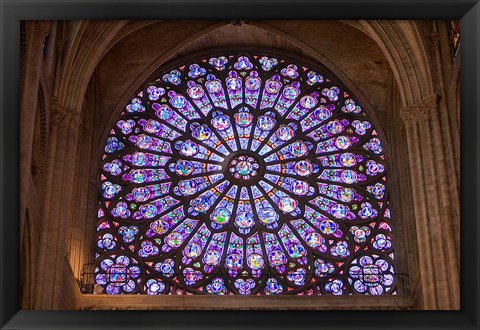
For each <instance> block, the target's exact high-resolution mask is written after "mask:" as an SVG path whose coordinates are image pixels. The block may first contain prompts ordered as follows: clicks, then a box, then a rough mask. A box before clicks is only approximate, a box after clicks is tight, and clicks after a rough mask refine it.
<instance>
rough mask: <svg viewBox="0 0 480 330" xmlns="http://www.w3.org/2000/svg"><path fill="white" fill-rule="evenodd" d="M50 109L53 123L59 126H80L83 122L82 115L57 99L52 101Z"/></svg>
mask: <svg viewBox="0 0 480 330" xmlns="http://www.w3.org/2000/svg"><path fill="white" fill-rule="evenodd" d="M50 108H51V115H52V116H51V118H52V122H53V123H55V124H57V125H59V126H64V127H68V126H69V125H70V124H71V123H72V124H74V125H76V126H78V124H79V123H80V121H81V117H82V114H81V113H79V112H77V111H75V110H72V109H69V108H67V107H66V106H64V105H63V104H61V103H59V102H58V100H57V99H52V103H51V106H50Z"/></svg>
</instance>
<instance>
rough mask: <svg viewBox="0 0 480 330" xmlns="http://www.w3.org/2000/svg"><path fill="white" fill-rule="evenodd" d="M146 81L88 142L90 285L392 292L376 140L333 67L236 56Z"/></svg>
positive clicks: (112, 290) (131, 289)
mask: <svg viewBox="0 0 480 330" xmlns="http://www.w3.org/2000/svg"><path fill="white" fill-rule="evenodd" d="M156 78H157V79H156V80H155V79H154V80H151V81H148V82H146V83H145V84H144V85H143V88H142V89H141V90H139V91H138V92H137V93H136V94H135V96H134V97H132V98H131V99H130V101H129V102H128V104H127V105H126V106H125V108H124V109H123V111H122V113H121V114H120V117H119V118H118V119H117V121H116V123H115V126H114V127H113V129H112V130H111V133H110V136H109V137H108V138H107V141H106V144H105V147H104V150H105V152H104V155H103V160H102V168H101V172H102V174H101V184H100V194H99V195H100V204H99V212H98V219H99V220H98V224H97V231H96V243H95V245H96V269H95V273H96V275H95V281H96V283H97V285H99V286H101V287H102V288H103V290H104V292H105V293H108V294H123V293H142V294H150V295H158V294H218V295H231V294H234V295H236V294H240V295H278V294H280V295H285V294H293V295H305V294H306V295H349V294H366V295H380V294H388V293H394V292H395V271H394V263H393V258H394V256H393V241H392V229H391V225H390V221H391V220H390V211H389V209H388V199H387V179H386V165H385V156H384V151H383V149H382V148H383V147H382V143H381V141H380V137H379V136H378V134H377V131H376V130H375V128H374V127H373V124H372V122H371V121H370V120H369V118H368V116H367V114H366V113H365V112H364V110H363V109H362V107H361V105H360V104H359V102H358V100H357V99H355V97H354V96H353V95H352V94H351V93H350V92H349V91H348V90H347V89H346V88H345V87H344V86H343V85H342V84H341V83H340V82H339V81H338V80H337V79H336V78H335V77H334V76H333V74H331V73H329V71H328V70H327V69H325V68H322V67H321V66H318V65H312V66H309V65H307V64H304V63H302V62H301V60H291V59H288V58H282V57H278V56H274V55H265V54H249V53H242V54H220V55H219V56H216V57H204V58H199V59H195V60H190V61H185V62H184V63H183V64H181V65H178V66H175V67H171V69H169V70H163V71H161V72H160V73H159V74H158V75H157V77H156Z"/></svg>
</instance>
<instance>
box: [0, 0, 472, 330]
mask: <svg viewBox="0 0 480 330" xmlns="http://www.w3.org/2000/svg"><path fill="white" fill-rule="evenodd" d="M0 15H1V16H0V22H1V23H0V24H1V57H0V70H1V72H2V75H1V82H2V83H1V90H0V99H1V105H2V107H1V110H2V111H1V112H0V125H1V129H0V132H1V134H2V135H1V138H0V168H1V171H0V189H1V190H0V195H1V196H0V197H1V198H0V210H1V214H2V216H1V222H0V226H1V227H0V244H1V246H0V255H1V257H0V283H1V288H0V301H1V304H0V305H1V310H0V326H1V327H2V329H27V328H28V329H41V328H42V329H96V328H102V329H107V328H115V329H140V328H142V329H144V328H145V329H154V328H162V329H196V328H199V329H200V328H207V329H215V328H219V329H224V328H228V329H236V328H238V329H257V328H285V329H302V328H305V329H306V328H309V329H312V328H328V329H331V328H335V329H345V328H353V329H363V328H370V329H371V328H375V329H390V328H392V329H414V328H415V329H421V328H431V329H432V328H433V329H436V328H442V329H477V328H478V327H479V322H478V317H477V315H479V314H480V313H478V309H479V308H478V307H479V305H478V297H479V285H478V279H479V278H480V276H479V274H478V266H479V265H478V261H479V260H478V257H479V244H478V241H477V239H478V237H479V236H480V235H479V226H478V223H477V221H478V219H479V214H478V213H479V212H478V208H479V205H480V203H479V195H478V189H479V186H480V182H479V176H478V172H479V159H478V157H479V150H478V146H479V145H480V139H479V130H478V129H479V127H480V125H479V114H478V110H479V109H480V104H479V94H478V92H479V80H480V74H479V73H480V72H479V69H480V66H479V64H480V54H479V48H480V47H479V41H480V26H479V24H480V23H479V22H480V4H479V3H478V0H460V1H458V0H457V1H455V0H418V1H416V0H404V1H401V0H392V1H379V0H376V1H372V0H370V1H365V0H360V1H352V0H336V1H335V0H328V1H318V0H317V1H315V0H300V1H293V0H277V1H275V0H263V1H246V0H244V1H223V2H220V1H213V0H209V1H207V0H197V1H193V0H190V1H184V0H178V1H153V0H150V1H148V0H139V1H133V0H124V1H118V2H113V1H107V0H102V1H92V0H85V1H75V0H72V1H70V0H69V1H67V0H63V1H60V0H50V1H47V0H37V1H33V0H26V1H15V0H0ZM180 18H181V19H461V47H460V53H461V55H460V56H461V59H462V68H461V86H462V89H461V93H462V94H461V105H462V106H461V108H462V111H461V149H462V150H461V203H462V204H461V220H462V228H461V233H462V236H461V237H462V239H461V246H462V248H461V310H460V311H268V312H267V311H26V310H19V303H20V295H19V279H20V276H19V272H20V268H19V256H20V247H19V240H20V238H19V227H20V226H19V221H18V219H19V208H18V205H19V120H20V119H19V113H20V111H19V99H20V89H19V86H20V64H19V59H20V47H19V44H20V43H19V41H20V37H19V36H20V23H19V22H20V20H48V19H53V20H55V19H62V20H71V19H180Z"/></svg>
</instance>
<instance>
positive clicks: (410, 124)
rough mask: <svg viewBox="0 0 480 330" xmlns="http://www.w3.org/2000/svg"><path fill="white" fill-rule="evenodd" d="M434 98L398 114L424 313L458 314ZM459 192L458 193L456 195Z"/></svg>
mask: <svg viewBox="0 0 480 330" xmlns="http://www.w3.org/2000/svg"><path fill="white" fill-rule="evenodd" d="M437 100H438V98H437V95H432V96H430V97H428V98H426V99H424V100H423V102H422V103H421V104H418V105H413V106H411V107H407V108H404V109H402V111H401V117H402V119H403V121H404V123H405V126H406V131H407V143H408V153H409V162H410V172H411V179H412V193H413V200H414V210H415V218H416V219H415V220H416V221H415V223H416V229H417V241H418V250H419V259H420V260H419V261H420V274H421V284H422V296H423V297H422V298H423V302H424V306H423V308H424V309H459V308H460V297H459V294H460V291H459V290H460V281H459V267H458V260H457V257H456V253H457V251H456V249H458V248H459V247H458V246H456V244H455V232H454V227H453V224H454V222H455V219H454V213H453V212H452V208H453V207H454V206H453V205H452V204H451V202H450V197H449V189H451V188H453V189H454V187H449V185H448V178H447V173H446V170H445V168H446V159H445V146H444V145H443V142H442V141H443V139H442V129H441V126H440V121H439V111H438V102H437ZM456 193H458V192H456Z"/></svg>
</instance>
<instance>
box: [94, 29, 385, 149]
mask: <svg viewBox="0 0 480 330" xmlns="http://www.w3.org/2000/svg"><path fill="white" fill-rule="evenodd" d="M230 27H232V29H233V28H235V27H240V28H242V27H244V28H249V30H248V31H244V32H246V33H244V34H247V35H253V37H251V38H250V39H249V40H245V39H244V40H238V39H236V40H235V42H238V43H239V44H240V45H241V46H247V45H251V41H252V40H254V41H255V42H257V43H258V44H259V45H261V46H265V47H268V48H271V47H273V48H274V49H275V48H277V49H281V50H283V51H290V52H292V53H294V54H299V55H302V56H306V57H307V58H309V59H311V60H313V61H316V62H319V63H322V64H323V65H325V66H326V67H328V68H329V69H330V70H331V71H332V72H334V73H335V74H336V75H337V77H338V78H339V79H340V80H341V81H343V82H344V83H345V84H346V85H348V86H350V88H351V90H352V92H354V94H355V95H356V96H357V98H358V99H359V101H360V102H361V103H362V104H363V105H364V107H365V108H366V109H368V110H367V111H368V112H369V114H370V116H371V119H372V122H373V123H374V124H375V126H376V127H377V128H379V135H380V136H381V137H382V140H383V141H386V142H387V143H388V139H387V138H386V135H385V132H384V130H383V129H382V128H381V127H382V125H380V124H379V123H378V119H377V118H376V116H375V113H374V111H373V106H372V105H371V103H370V102H369V100H368V98H367V97H366V96H365V95H364V93H363V92H362V91H361V90H360V89H359V88H357V87H356V84H355V83H354V82H353V81H352V79H350V78H349V75H348V74H347V73H345V72H343V71H342V70H341V69H340V68H339V66H338V65H337V64H335V63H334V62H333V61H332V60H330V59H329V58H328V57H326V56H325V55H323V54H322V53H320V52H319V51H318V50H317V49H315V48H314V47H312V46H310V45H308V44H307V43H305V42H304V41H302V40H300V39H299V38H297V37H294V36H291V35H289V34H288V33H285V32H283V31H280V30H279V29H277V28H275V27H273V26H270V25H268V23H262V22H256V21H246V22H244V21H241V22H220V23H217V24H213V25H212V26H210V27H208V28H206V29H204V30H202V31H200V32H198V33H196V34H195V35H193V36H191V37H189V38H188V39H185V40H184V41H182V42H180V43H178V44H176V45H174V46H173V47H170V48H169V49H167V50H166V51H165V53H163V54H162V55H161V56H159V57H157V58H156V59H155V60H154V61H152V62H151V63H150V64H149V65H148V67H147V68H146V69H145V70H144V71H142V72H141V73H140V74H138V76H137V77H136V78H135V79H133V80H132V82H131V84H130V85H129V87H128V88H126V89H125V90H124V93H122V96H121V98H119V100H118V102H117V103H116V105H115V106H114V107H113V108H112V110H113V111H112V112H111V114H110V116H109V118H108V120H107V121H106V124H105V126H104V129H103V132H102V136H101V137H100V141H104V140H105V139H106V137H107V135H108V133H109V127H112V125H113V122H114V121H115V118H116V116H117V111H120V109H122V107H123V106H124V104H126V103H127V100H128V99H129V98H130V96H131V94H133V93H134V91H135V90H136V88H137V87H138V86H139V85H140V84H141V83H142V82H143V81H144V80H145V79H147V77H149V76H150V75H151V74H152V73H153V72H154V71H155V70H156V69H157V68H158V67H160V66H161V65H162V64H164V63H166V62H168V61H169V60H171V59H174V58H176V57H179V56H183V55H187V54H189V53H191V52H194V51H198V50H199V49H200V50H202V49H204V48H205V47H206V44H207V43H209V42H210V43H212V42H213V43H215V42H218V38H217V39H215V37H212V35H213V36H214V35H215V34H218V33H222V30H225V29H228V28H230ZM362 32H363V33H365V32H364V31H362ZM222 36H223V37H225V35H222ZM228 36H231V34H228ZM246 39H248V38H246ZM249 42H250V44H249ZM230 44H231V42H229V43H228V42H227V43H226V44H221V45H219V47H222V46H225V45H227V46H226V47H228V46H230ZM211 46H212V45H211V44H210V47H211ZM213 46H216V45H215V44H214V45H213ZM112 47H113V46H112ZM98 148H99V149H98V154H100V153H101V146H100V145H99V146H98ZM386 149H387V156H388V153H389V152H390V148H386ZM388 158H390V157H388Z"/></svg>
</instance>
